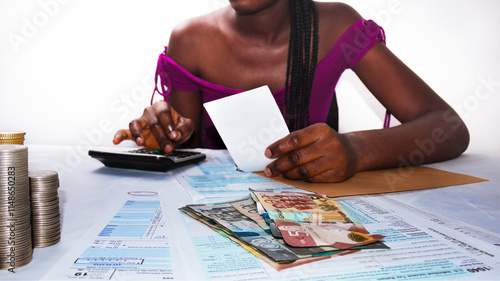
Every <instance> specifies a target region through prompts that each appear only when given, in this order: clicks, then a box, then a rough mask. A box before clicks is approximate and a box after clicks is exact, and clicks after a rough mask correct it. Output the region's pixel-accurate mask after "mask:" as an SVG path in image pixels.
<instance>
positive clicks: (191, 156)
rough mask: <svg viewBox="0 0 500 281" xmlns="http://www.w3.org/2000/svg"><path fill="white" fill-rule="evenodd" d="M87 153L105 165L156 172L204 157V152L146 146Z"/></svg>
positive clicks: (194, 161) (195, 161) (192, 162)
mask: <svg viewBox="0 0 500 281" xmlns="http://www.w3.org/2000/svg"><path fill="white" fill-rule="evenodd" d="M89 155H90V156H91V157H92V158H95V159H97V160H99V161H101V162H102V163H103V164H104V165H105V166H106V167H113V168H122V169H134V170H144V171H157V172H166V171H169V170H172V169H175V168H179V167H182V166H186V165H189V164H194V163H197V162H200V161H203V160H205V159H206V155H205V154H203V153H201V152H196V151H186V150H174V151H173V152H172V153H165V152H163V150H159V149H146V148H143V149H135V150H129V151H121V152H117V151H98V150H89Z"/></svg>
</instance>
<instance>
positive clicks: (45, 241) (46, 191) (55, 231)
mask: <svg viewBox="0 0 500 281" xmlns="http://www.w3.org/2000/svg"><path fill="white" fill-rule="evenodd" d="M29 178H30V188H31V228H32V231H33V247H35V248H44V247H48V246H52V245H54V244H56V243H57V242H59V240H60V239H61V223H60V213H59V196H58V194H57V189H58V188H59V177H58V175H57V172H56V171H51V170H37V171H30V172H29Z"/></svg>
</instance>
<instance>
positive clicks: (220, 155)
mask: <svg viewBox="0 0 500 281" xmlns="http://www.w3.org/2000/svg"><path fill="white" fill-rule="evenodd" d="M200 152H204V150H200ZM206 154H207V159H206V160H205V161H204V162H203V164H197V165H192V166H189V167H184V168H181V169H178V170H176V171H175V172H174V175H175V177H176V179H177V180H178V181H179V182H180V183H181V184H182V186H184V188H185V189H186V191H187V192H188V193H189V195H190V196H191V197H192V198H193V200H194V201H198V200H202V199H206V198H227V197H234V198H238V197H244V196H247V195H248V189H249V188H253V189H259V190H292V189H293V190H296V188H295V187H291V186H289V185H286V184H283V183H280V182H277V181H275V180H272V179H269V178H266V177H262V176H259V175H257V174H255V173H251V172H242V171H239V170H237V169H236V166H235V164H234V161H233V160H232V158H231V156H230V155H229V152H227V150H211V151H210V152H207V153H206ZM221 200H222V199H221Z"/></svg>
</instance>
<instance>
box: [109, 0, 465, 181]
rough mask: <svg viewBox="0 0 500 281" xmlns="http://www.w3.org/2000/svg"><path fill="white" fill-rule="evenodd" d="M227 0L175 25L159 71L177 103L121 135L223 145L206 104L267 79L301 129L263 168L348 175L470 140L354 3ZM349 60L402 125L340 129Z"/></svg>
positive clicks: (301, 174) (299, 175)
mask: <svg viewBox="0 0 500 281" xmlns="http://www.w3.org/2000/svg"><path fill="white" fill-rule="evenodd" d="M229 2H230V5H229V6H228V7H225V8H223V9H221V10H218V11H216V12H213V13H210V14H207V15H204V16H201V17H198V18H195V19H192V20H190V21H188V22H186V23H183V24H181V25H179V26H177V27H176V28H175V29H174V30H173V31H172V34H171V36H170V41H169V45H168V48H167V49H166V51H165V53H164V54H162V56H160V59H159V64H158V70H157V72H158V76H159V77H160V78H161V84H162V86H161V88H160V89H157V90H159V91H160V93H162V94H164V95H165V96H167V99H168V103H167V102H165V101H160V102H156V103H154V104H153V105H152V106H150V107H147V108H146V109H145V110H144V113H143V116H141V117H140V118H138V119H136V120H133V121H132V122H131V123H130V124H129V130H120V131H119V132H118V133H117V134H116V135H115V138H114V140H113V142H114V143H115V144H118V143H120V142H121V141H123V140H125V139H132V140H134V141H135V142H136V143H137V144H138V145H141V146H143V145H144V146H146V147H155V146H156V147H161V148H162V149H163V150H164V151H166V152H170V151H172V150H173V149H174V148H175V147H179V146H181V145H184V146H187V147H210V148H223V144H222V142H221V141H220V139H218V135H217V133H216V131H215V128H213V124H212V123H211V121H210V119H209V118H208V116H206V113H205V112H203V109H202V104H203V102H207V101H210V100H213V99H217V98H220V97H222V96H226V95H230V94H235V93H238V92H241V91H246V90H250V89H253V88H256V87H258V86H262V85H268V86H269V88H270V89H271V91H272V92H273V94H274V97H275V99H276V101H277V103H278V105H279V106H280V108H281V110H282V113H283V114H284V116H285V119H286V121H287V123H288V126H289V127H290V129H291V131H292V133H290V134H289V135H288V136H287V137H285V138H283V139H281V140H279V141H277V142H276V143H274V144H272V145H270V146H269V147H268V148H267V149H266V151H265V155H266V156H267V157H268V158H272V159H275V160H274V161H273V162H272V163H271V164H269V165H268V166H267V167H266V169H265V171H264V172H265V174H266V175H267V176H270V177H274V176H278V175H283V176H284V177H286V178H289V179H302V180H306V181H309V182H340V181H343V180H345V179H348V178H349V177H351V176H353V175H354V174H355V173H357V172H360V171H365V170H373V169H381V168H390V167H398V166H402V165H406V164H408V163H409V164H412V165H417V164H418V165H420V164H425V163H431V162H438V161H443V160H447V159H452V158H455V157H458V156H459V155H461V154H462V153H463V152H464V151H465V149H466V148H467V146H468V143H469V134H468V130H467V128H466V126H465V124H464V123H463V121H462V120H461V119H460V117H459V116H458V115H457V114H456V112H454V111H453V110H452V109H451V107H450V106H449V105H447V104H446V103H445V102H444V101H443V100H442V99H441V98H439V96H438V95H437V94H436V93H435V92H434V91H433V90H432V89H431V88H430V87H429V86H428V85H426V84H425V82H423V81H422V80H421V79H420V78H419V77H418V76H417V75H416V74H415V73H413V72H412V71H411V70H410V69H409V68H408V67H407V66H406V65H404V64H403V63H402V62H401V61H400V60H399V59H398V58H397V57H396V56H395V55H394V54H392V53H391V51H390V50H389V49H388V48H387V47H386V46H385V44H384V34H383V30H382V29H381V28H380V27H378V26H377V25H376V24H375V23H373V22H371V21H366V20H364V19H362V18H361V16H360V15H359V14H358V13H357V12H356V11H355V10H354V9H352V8H351V7H349V6H348V5H346V4H343V3H326V2H319V3H316V2H313V1H311V0H229ZM347 68H351V69H352V70H353V71H354V72H355V73H356V75H357V76H358V77H359V78H360V79H361V81H362V82H363V83H364V84H365V85H366V87H367V88H368V89H369V90H370V92H371V93H372V94H373V95H374V96H375V97H376V98H377V99H378V100H379V101H380V102H381V103H382V104H383V105H384V106H385V107H386V108H387V110H388V112H391V114H392V115H394V116H395V117H396V118H397V119H398V120H399V121H400V122H401V125H399V126H395V127H392V128H385V129H380V130H369V131H360V132H351V133H346V134H339V133H337V132H336V130H335V129H336V126H337V124H336V120H334V121H333V122H331V120H332V118H331V117H332V115H330V116H328V112H329V111H330V112H331V111H332V110H333V111H335V110H336V102H335V96H334V88H335V85H336V83H337V81H338V78H339V77H340V74H341V73H342V72H343V70H345V69H347ZM313 78H314V79H313ZM167 87H168V89H167ZM332 99H333V103H332V104H333V105H334V106H332V109H331V110H330V101H331V100H332ZM256 110H258V109H256ZM330 114H331V113H330ZM333 116H334V117H335V114H334V115H333ZM333 119H335V118H333ZM327 121H328V124H329V125H327V124H326V123H325V122H327ZM202 124H203V126H202ZM417 152H418V153H417ZM417 156H418V157H417Z"/></svg>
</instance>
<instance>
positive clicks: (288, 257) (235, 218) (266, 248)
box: [186, 203, 299, 262]
mask: <svg viewBox="0 0 500 281" xmlns="http://www.w3.org/2000/svg"><path fill="white" fill-rule="evenodd" d="M186 207H187V208H189V209H190V210H192V211H194V212H197V213H200V214H202V215H203V216H205V217H208V218H210V219H212V220H214V221H215V222H216V223H217V224H218V225H220V226H222V227H224V228H226V229H227V233H228V234H232V235H233V236H234V237H238V238H239V239H240V240H242V241H244V242H246V243H248V244H250V245H252V246H253V247H255V248H256V249H257V250H259V251H261V252H263V253H265V254H266V255H268V256H269V257H271V258H272V259H273V260H275V261H276V262H287V261H294V260H297V259H299V257H298V256H297V255H295V254H294V253H293V252H291V251H290V250H288V249H286V247H284V246H283V245H282V244H280V243H279V242H278V241H276V240H275V239H274V238H273V237H272V236H271V235H269V234H268V233H267V232H265V231H264V230H263V229H262V228H260V227H259V226H258V225H257V224H256V223H255V222H254V221H252V220H251V219H249V218H248V217H246V216H245V215H243V214H242V213H240V212H239V211H238V210H236V209H235V208H234V207H233V206H231V205H230V204H229V203H214V204H203V205H201V204H200V205H188V206H186Z"/></svg>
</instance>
